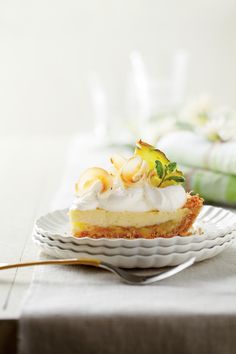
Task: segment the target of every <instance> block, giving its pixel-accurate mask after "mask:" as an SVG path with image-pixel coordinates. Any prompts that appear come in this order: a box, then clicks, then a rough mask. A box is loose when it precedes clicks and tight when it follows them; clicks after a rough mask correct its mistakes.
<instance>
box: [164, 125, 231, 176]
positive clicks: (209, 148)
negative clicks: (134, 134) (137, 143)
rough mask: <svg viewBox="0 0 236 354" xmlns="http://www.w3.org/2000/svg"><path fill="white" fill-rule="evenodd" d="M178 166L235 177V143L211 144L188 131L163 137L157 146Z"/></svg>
mask: <svg viewBox="0 0 236 354" xmlns="http://www.w3.org/2000/svg"><path fill="white" fill-rule="evenodd" d="M157 147H158V148H159V149H161V150H162V151H164V152H165V153H166V155H167V156H168V158H169V159H170V160H171V161H176V162H177V163H178V164H183V165H186V166H192V167H197V168H203V169H208V170H211V171H216V172H222V173H229V174H232V175H236V141H235V140H232V141H229V142H224V143H221V142H217V143H212V142H210V141H208V140H206V139H205V138H204V137H203V136H201V135H198V134H196V133H193V132H189V131H175V132H171V133H168V134H166V135H164V136H163V137H162V138H161V139H160V141H159V142H158V144H157Z"/></svg>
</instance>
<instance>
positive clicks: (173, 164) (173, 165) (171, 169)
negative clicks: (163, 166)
mask: <svg viewBox="0 0 236 354" xmlns="http://www.w3.org/2000/svg"><path fill="white" fill-rule="evenodd" d="M176 167H177V163H176V162H170V163H169V164H168V166H167V169H168V172H169V173H171V172H174V171H175V170H176Z"/></svg>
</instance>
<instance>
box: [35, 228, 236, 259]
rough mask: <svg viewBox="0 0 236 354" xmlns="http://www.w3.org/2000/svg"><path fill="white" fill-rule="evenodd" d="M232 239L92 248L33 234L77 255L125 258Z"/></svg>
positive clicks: (227, 236) (192, 248) (214, 243)
mask: <svg viewBox="0 0 236 354" xmlns="http://www.w3.org/2000/svg"><path fill="white" fill-rule="evenodd" d="M231 237H232V233H229V234H226V235H223V236H218V237H216V238H214V239H209V240H208V239H205V240H203V241H202V242H192V243H187V244H183V245H178V244H174V245H173V244H172V245H170V246H160V245H158V246H153V247H142V246H135V247H132V248H131V247H122V246H117V247H106V246H91V245H86V244H85V245H78V244H77V243H75V242H68V240H67V241H66V242H64V241H62V240H58V239H54V237H48V236H44V235H42V234H40V233H38V232H36V231H34V233H33V239H34V240H35V241H39V242H40V243H44V244H47V245H49V246H56V247H59V248H61V249H64V250H69V251H73V252H77V253H81V252H82V253H86V254H89V255H94V256H96V255H100V254H103V255H106V256H112V255H123V256H135V255H141V256H152V255H157V254H158V255H168V254H172V253H184V252H189V251H199V250H201V249H203V248H211V247H214V246H216V245H222V244H223V243H225V242H227V241H228V240H229V239H230V238H231Z"/></svg>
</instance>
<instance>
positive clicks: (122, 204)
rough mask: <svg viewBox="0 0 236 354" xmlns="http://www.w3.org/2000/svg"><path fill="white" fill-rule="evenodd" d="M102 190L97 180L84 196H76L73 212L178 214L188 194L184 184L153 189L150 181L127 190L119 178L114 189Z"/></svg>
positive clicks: (142, 182) (72, 207)
mask: <svg viewBox="0 0 236 354" xmlns="http://www.w3.org/2000/svg"><path fill="white" fill-rule="evenodd" d="M101 191H102V183H101V181H99V180H97V181H95V182H94V183H93V184H92V185H91V187H90V188H89V190H87V191H86V192H85V193H83V194H82V195H76V197H75V199H74V201H73V204H72V206H71V209H78V210H94V209H97V208H99V209H105V210H108V211H118V212H122V211H132V212H144V211H151V210H159V211H167V212H171V211H175V210H176V209H179V208H182V207H183V206H184V204H185V202H186V199H187V194H186V192H185V190H184V188H183V187H182V186H181V185H171V186H168V187H164V188H157V187H153V186H151V185H150V184H149V183H148V182H147V181H145V180H143V181H141V183H136V184H135V186H131V187H128V188H127V187H125V186H124V185H123V184H122V183H121V182H120V181H119V180H118V179H117V181H116V182H115V183H114V185H113V187H112V188H111V189H109V190H108V191H106V192H103V193H102V192H101Z"/></svg>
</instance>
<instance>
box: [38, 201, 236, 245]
mask: <svg viewBox="0 0 236 354" xmlns="http://www.w3.org/2000/svg"><path fill="white" fill-rule="evenodd" d="M234 230H236V215H235V214H234V213H232V212H230V211H228V210H226V209H223V208H218V207H213V206H204V207H203V208H202V211H201V213H200V215H199V217H198V218H197V220H196V222H195V224H194V229H193V233H192V235H191V236H187V237H181V236H174V237H171V238H161V237H158V238H155V239H143V238H141V239H131V240H129V239H123V238H119V239H108V238H100V239H93V238H89V237H84V238H76V237H73V236H72V235H71V232H70V225H69V219H68V209H65V210H56V211H54V212H52V213H49V214H46V215H44V216H42V217H40V218H39V219H38V220H37V221H36V222H35V232H36V233H38V234H41V235H43V236H46V237H48V238H51V239H53V240H54V241H61V242H64V243H67V242H69V243H73V244H75V245H79V246H81V245H89V246H93V247H110V248H113V247H114V248H117V247H125V248H132V249H133V248H134V247H143V248H144V247H146V248H148V247H151V248H153V247H159V246H161V247H170V246H177V245H189V244H193V243H199V242H205V241H206V240H213V239H215V238H217V237H220V236H224V235H226V234H229V233H231V232H232V231H234Z"/></svg>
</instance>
